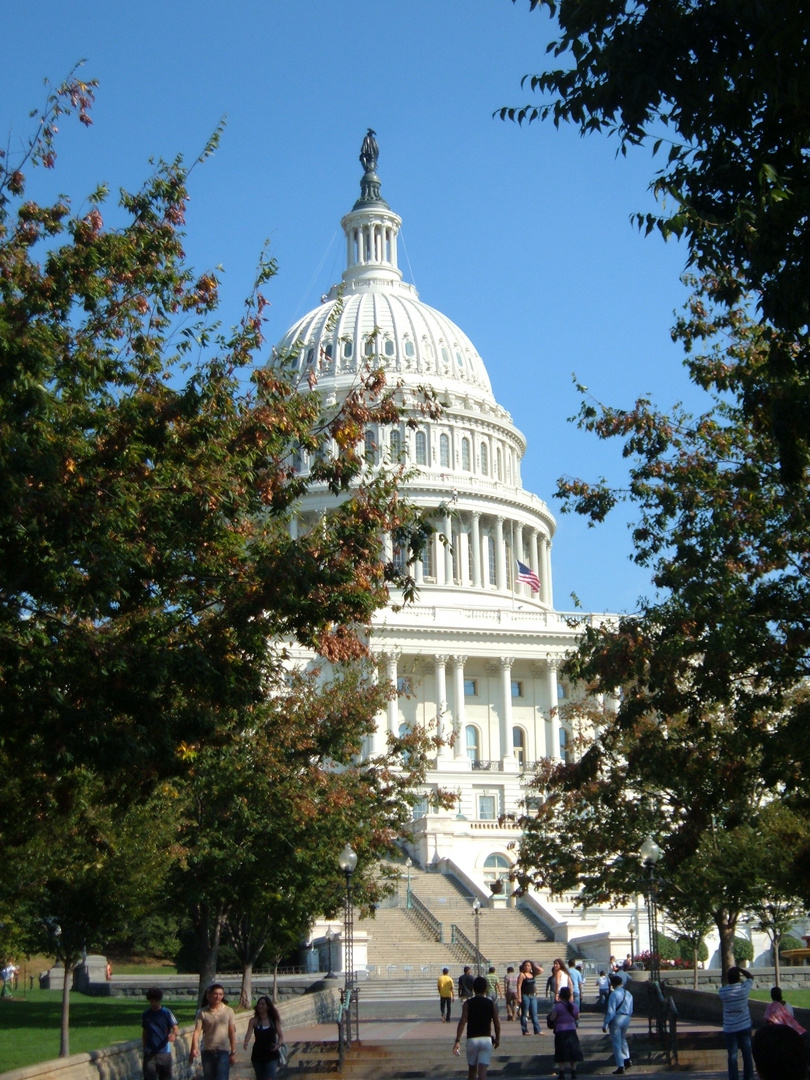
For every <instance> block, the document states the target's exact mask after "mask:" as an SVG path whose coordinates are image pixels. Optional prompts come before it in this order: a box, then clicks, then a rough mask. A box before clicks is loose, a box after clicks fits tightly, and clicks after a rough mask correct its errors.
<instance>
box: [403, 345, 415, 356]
mask: <svg viewBox="0 0 810 1080" xmlns="http://www.w3.org/2000/svg"><path fill="white" fill-rule="evenodd" d="M415 352H416V350H415V349H414V347H413V342H412V341H406V342H405V355H406V356H413V355H414V354H415Z"/></svg>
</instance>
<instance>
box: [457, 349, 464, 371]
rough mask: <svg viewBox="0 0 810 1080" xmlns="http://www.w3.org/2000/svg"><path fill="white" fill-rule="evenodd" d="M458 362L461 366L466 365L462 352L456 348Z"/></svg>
mask: <svg viewBox="0 0 810 1080" xmlns="http://www.w3.org/2000/svg"><path fill="white" fill-rule="evenodd" d="M456 363H457V364H458V366H459V367H460V368H463V367H464V361H463V360H462V359H461V353H460V352H459V351H458V349H456Z"/></svg>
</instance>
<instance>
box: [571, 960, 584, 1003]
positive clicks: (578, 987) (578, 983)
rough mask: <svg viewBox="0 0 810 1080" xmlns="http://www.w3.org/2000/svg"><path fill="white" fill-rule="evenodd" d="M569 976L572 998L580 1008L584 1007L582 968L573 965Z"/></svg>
mask: <svg viewBox="0 0 810 1080" xmlns="http://www.w3.org/2000/svg"><path fill="white" fill-rule="evenodd" d="M568 978H569V979H570V983H571V995H572V997H571V1000H572V1001H573V1002H574V1004H575V1005H576V1007H577V1008H578V1009H580V1010H581V1009H582V983H583V982H584V980H583V978H582V968H579V967H576V966H573V967H570V968H569V969H568Z"/></svg>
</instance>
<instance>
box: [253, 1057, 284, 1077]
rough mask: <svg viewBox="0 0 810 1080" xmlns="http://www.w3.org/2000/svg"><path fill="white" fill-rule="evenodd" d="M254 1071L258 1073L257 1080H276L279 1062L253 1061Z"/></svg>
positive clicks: (274, 1059)
mask: <svg viewBox="0 0 810 1080" xmlns="http://www.w3.org/2000/svg"><path fill="white" fill-rule="evenodd" d="M251 1065H252V1066H253V1071H254V1072H255V1073H256V1080H276V1071H277V1069H278V1060H277V1059H276V1058H273V1060H272V1061H252V1062H251Z"/></svg>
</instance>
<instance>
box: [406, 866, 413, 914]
mask: <svg viewBox="0 0 810 1080" xmlns="http://www.w3.org/2000/svg"><path fill="white" fill-rule="evenodd" d="M412 866H413V861H412V860H411V859H406V860H405V868H406V869H407V871H408V888H407V889H406V891H405V907H406V908H407V909H408V911H410V910H411V867H412Z"/></svg>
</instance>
